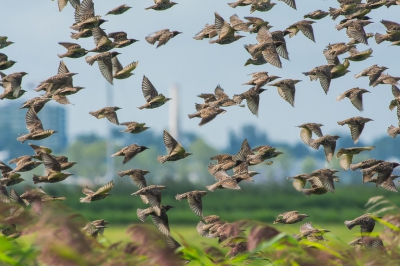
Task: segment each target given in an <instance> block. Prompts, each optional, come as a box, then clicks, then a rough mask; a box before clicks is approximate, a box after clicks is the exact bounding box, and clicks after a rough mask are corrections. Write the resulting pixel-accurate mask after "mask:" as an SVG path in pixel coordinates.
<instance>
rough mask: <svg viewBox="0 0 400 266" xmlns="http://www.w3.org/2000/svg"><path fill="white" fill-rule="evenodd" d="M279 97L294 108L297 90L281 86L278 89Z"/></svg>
mask: <svg viewBox="0 0 400 266" xmlns="http://www.w3.org/2000/svg"><path fill="white" fill-rule="evenodd" d="M277 89H278V93H279V95H280V96H281V97H282V98H283V99H284V100H285V101H287V102H288V103H290V105H291V106H293V107H294V96H295V93H296V90H295V89H294V88H289V87H287V86H279V87H277Z"/></svg>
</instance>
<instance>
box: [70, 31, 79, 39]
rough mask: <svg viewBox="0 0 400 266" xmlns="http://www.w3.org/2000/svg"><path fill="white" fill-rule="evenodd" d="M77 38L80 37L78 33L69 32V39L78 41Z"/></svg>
mask: <svg viewBox="0 0 400 266" xmlns="http://www.w3.org/2000/svg"><path fill="white" fill-rule="evenodd" d="M79 37H80V34H79V33H74V32H71V39H75V40H78V39H79Z"/></svg>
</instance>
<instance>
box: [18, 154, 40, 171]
mask: <svg viewBox="0 0 400 266" xmlns="http://www.w3.org/2000/svg"><path fill="white" fill-rule="evenodd" d="M31 159H32V158H31V157H30V156H27V157H26V159H25V158H22V160H19V161H17V162H16V164H17V167H15V169H14V170H12V171H11V172H10V173H18V172H27V171H31V170H33V169H35V168H36V167H38V166H39V165H41V164H42V162H37V161H32V160H31Z"/></svg>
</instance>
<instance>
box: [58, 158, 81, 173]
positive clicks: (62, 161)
mask: <svg viewBox="0 0 400 266" xmlns="http://www.w3.org/2000/svg"><path fill="white" fill-rule="evenodd" d="M53 158H54V159H56V160H57V161H58V162H59V163H60V165H61V171H63V170H67V169H69V168H71V167H73V166H74V165H75V164H77V162H68V157H66V156H53Z"/></svg>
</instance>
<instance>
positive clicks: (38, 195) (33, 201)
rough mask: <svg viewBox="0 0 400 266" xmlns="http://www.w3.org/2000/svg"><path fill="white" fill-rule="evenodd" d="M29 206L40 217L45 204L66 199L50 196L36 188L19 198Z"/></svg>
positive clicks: (40, 188)
mask: <svg viewBox="0 0 400 266" xmlns="http://www.w3.org/2000/svg"><path fill="white" fill-rule="evenodd" d="M19 198H20V199H22V200H23V201H24V202H25V204H26V205H27V206H29V205H31V206H32V208H33V209H34V210H35V211H36V212H37V213H38V214H39V215H40V214H41V213H42V208H43V202H48V201H64V200H66V197H56V196H50V195H48V194H47V193H46V192H45V191H44V190H43V189H42V187H38V188H34V189H31V190H28V191H26V192H25V193H23V194H21V196H20V197H19Z"/></svg>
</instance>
